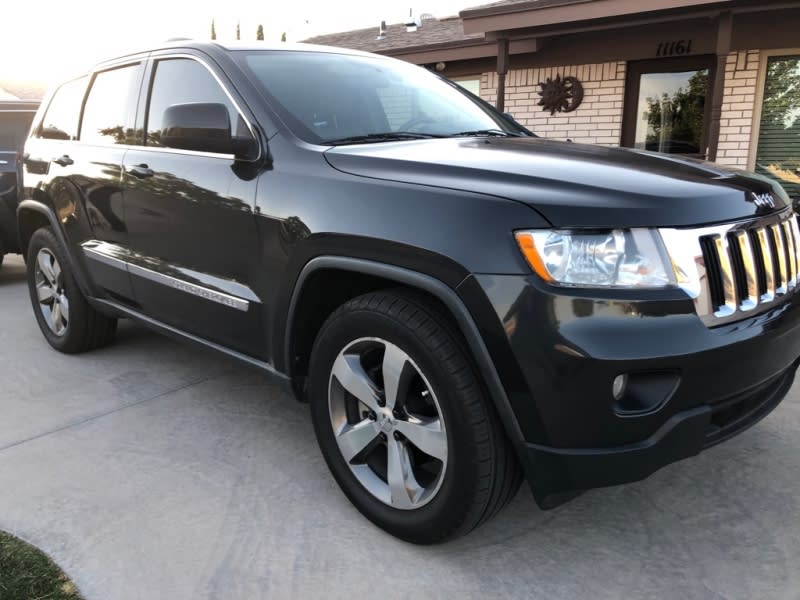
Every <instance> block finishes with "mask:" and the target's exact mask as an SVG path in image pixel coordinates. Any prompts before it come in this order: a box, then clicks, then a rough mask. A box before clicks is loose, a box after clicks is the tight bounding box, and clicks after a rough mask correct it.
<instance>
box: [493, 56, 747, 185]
mask: <svg viewBox="0 0 800 600" xmlns="http://www.w3.org/2000/svg"><path fill="white" fill-rule="evenodd" d="M759 61H760V52H759V51H758V50H746V51H745V50H743V51H740V52H732V53H731V54H730V55H729V56H728V61H727V65H726V73H725V95H724V98H723V105H722V121H721V124H720V125H721V127H720V139H719V147H718V152H717V162H719V163H720V164H724V165H731V166H735V167H739V168H743V169H746V168H747V166H748V156H749V154H750V149H751V143H752V139H753V134H754V131H753V112H754V110H755V104H756V96H757V93H758V92H757V89H756V87H757V79H758V69H759ZM556 75H561V76H562V77H565V76H567V75H572V76H574V77H577V78H578V79H579V80H580V82H581V83H582V84H583V89H584V100H583V103H582V104H581V106H580V107H579V108H578V109H577V110H576V111H574V112H571V113H556V114H555V115H553V116H550V113H549V112H547V111H544V110H542V107H541V106H538V102H539V99H540V96H539V95H538V93H537V92H538V91H539V90H540V88H539V85H538V83H539V82H540V81H545V80H546V79H547V78H548V77H555V76H556ZM624 94H625V63H624V62H611V63H600V64H592V65H578V66H571V67H555V68H535V69H518V70H514V71H509V73H508V75H507V76H506V111H507V112H510V113H511V114H513V115H514V118H516V119H517V120H518V121H519V122H520V123H522V124H523V125H525V126H526V127H528V128H530V129H531V130H532V131H535V132H536V133H537V134H539V135H541V136H544V137H551V138H557V139H562V140H563V139H566V138H570V139H572V140H574V141H575V142H583V143H588V144H600V145H605V146H617V145H619V144H620V142H621V135H622V115H623V108H622V103H623V98H624ZM481 97H482V98H484V99H485V100H487V101H488V102H491V103H492V104H494V103H495V102H496V100H497V74H496V73H484V74H483V75H482V77H481Z"/></svg>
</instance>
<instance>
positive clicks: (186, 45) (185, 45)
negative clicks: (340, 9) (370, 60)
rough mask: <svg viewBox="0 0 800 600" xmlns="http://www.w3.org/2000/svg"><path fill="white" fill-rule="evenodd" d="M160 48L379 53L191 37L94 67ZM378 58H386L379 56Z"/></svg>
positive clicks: (114, 58) (98, 64)
mask: <svg viewBox="0 0 800 600" xmlns="http://www.w3.org/2000/svg"><path fill="white" fill-rule="evenodd" d="M160 50H200V51H202V52H205V53H207V54H210V55H212V56H213V55H214V54H217V53H220V52H223V53H224V52H236V51H273V52H274V51H281V52H325V53H328V54H345V55H349V56H372V57H378V56H379V55H376V54H371V53H369V52H362V51H359V50H349V49H346V48H336V47H334V46H318V45H315V44H302V43H290V42H277V43H274V42H241V41H235V42H218V41H199V40H192V39H175V40H167V41H166V42H163V43H161V44H153V45H151V46H149V47H146V48H139V49H137V50H135V51H131V52H126V53H125V54H121V55H118V56H115V57H113V58H108V59H106V60H103V61H101V62H98V63H97V64H96V65H95V66H94V68H99V67H104V66H107V65H109V64H112V63H116V62H119V61H121V60H125V59H126V58H129V57H134V56H139V55H142V54H147V53H148V52H158V51H160ZM380 58H386V57H383V56H381V57H380Z"/></svg>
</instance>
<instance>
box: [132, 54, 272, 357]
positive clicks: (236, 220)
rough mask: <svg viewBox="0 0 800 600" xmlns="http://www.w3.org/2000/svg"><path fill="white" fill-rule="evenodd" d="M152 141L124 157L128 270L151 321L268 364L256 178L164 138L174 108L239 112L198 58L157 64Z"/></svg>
mask: <svg viewBox="0 0 800 600" xmlns="http://www.w3.org/2000/svg"><path fill="white" fill-rule="evenodd" d="M151 82H152V88H151V90H150V93H149V96H148V99H147V108H146V115H147V117H146V124H145V127H146V132H147V136H146V142H145V144H146V145H145V146H144V147H141V148H140V149H130V150H129V151H128V153H127V154H126V155H125V159H124V165H123V170H124V173H125V175H124V176H125V198H124V204H125V215H126V221H127V224H128V238H129V248H130V251H131V254H130V256H129V259H128V260H129V266H128V270H129V272H130V274H131V279H132V281H133V287H134V294H135V296H136V300H137V302H138V303H139V304H140V306H141V308H142V310H143V311H144V312H145V313H146V314H147V315H148V316H150V317H152V318H154V319H156V320H158V321H161V322H163V323H166V324H168V325H171V326H174V327H176V328H178V329H180V330H182V331H184V332H188V333H191V334H194V335H196V336H198V337H200V338H202V339H205V340H209V341H212V342H216V343H220V344H222V345H224V346H227V347H229V348H232V349H234V350H237V351H239V352H242V353H245V354H248V355H250V356H254V357H256V358H263V357H264V356H265V355H266V350H265V348H266V343H265V339H264V336H263V328H262V314H261V302H260V299H259V298H258V297H257V296H256V295H255V294H254V292H253V291H252V289H251V287H250V282H251V281H253V279H254V277H255V276H256V271H255V269H256V265H257V263H258V256H259V252H258V247H259V243H258V241H259V235H258V230H257V226H256V220H255V216H254V214H253V210H252V207H253V205H254V201H255V193H256V179H255V178H253V177H252V175H250V176H245V175H243V174H242V172H241V170H240V169H239V168H238V167H237V165H236V163H235V162H234V160H233V157H232V156H225V155H219V154H213V153H210V152H202V151H186V150H176V149H172V148H168V147H166V146H165V145H164V144H163V143H162V142H161V134H162V117H163V115H164V111H165V110H166V109H167V108H169V107H170V106H173V105H177V104H187V103H195V102H199V103H209V102H210V103H222V104H225V105H226V106H227V107H229V111H230V114H231V123H234V124H235V123H237V122H239V119H240V117H239V115H238V113H237V109H236V107H235V106H234V104H233V102H232V101H231V99H230V97H229V96H228V95H227V94H226V93H225V91H224V90H223V88H222V87H221V85H220V83H219V82H218V81H217V80H216V79H215V77H214V76H213V74H212V72H211V71H210V70H209V68H208V67H206V66H205V65H204V64H203V63H201V62H199V61H197V60H194V59H191V58H169V59H162V60H158V61H156V62H155V64H154V71H153V75H152V77H151Z"/></svg>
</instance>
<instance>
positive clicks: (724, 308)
mask: <svg viewBox="0 0 800 600" xmlns="http://www.w3.org/2000/svg"><path fill="white" fill-rule="evenodd" d="M714 249H715V250H716V252H717V258H718V259H719V274H720V277H721V283H722V296H723V299H724V301H723V303H722V304H721V305H720V306H718V307H717V310H716V313H715V314H716V315H717V316H719V317H726V316H728V315H732V314H733V313H734V312H736V285H735V283H734V278H733V264H732V263H731V257H730V254H729V252H728V240H727V239H726V238H725V237H724V236H721V235H718V236H716V237H715V238H714Z"/></svg>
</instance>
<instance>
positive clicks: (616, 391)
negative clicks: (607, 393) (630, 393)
mask: <svg viewBox="0 0 800 600" xmlns="http://www.w3.org/2000/svg"><path fill="white" fill-rule="evenodd" d="M627 387H628V376H627V375H617V376H616V377H615V378H614V383H612V384H611V393H612V395H613V396H614V400H616V401H617V402H619V401H620V400H622V397H623V396H624V395H625V390H626V389H627Z"/></svg>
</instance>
